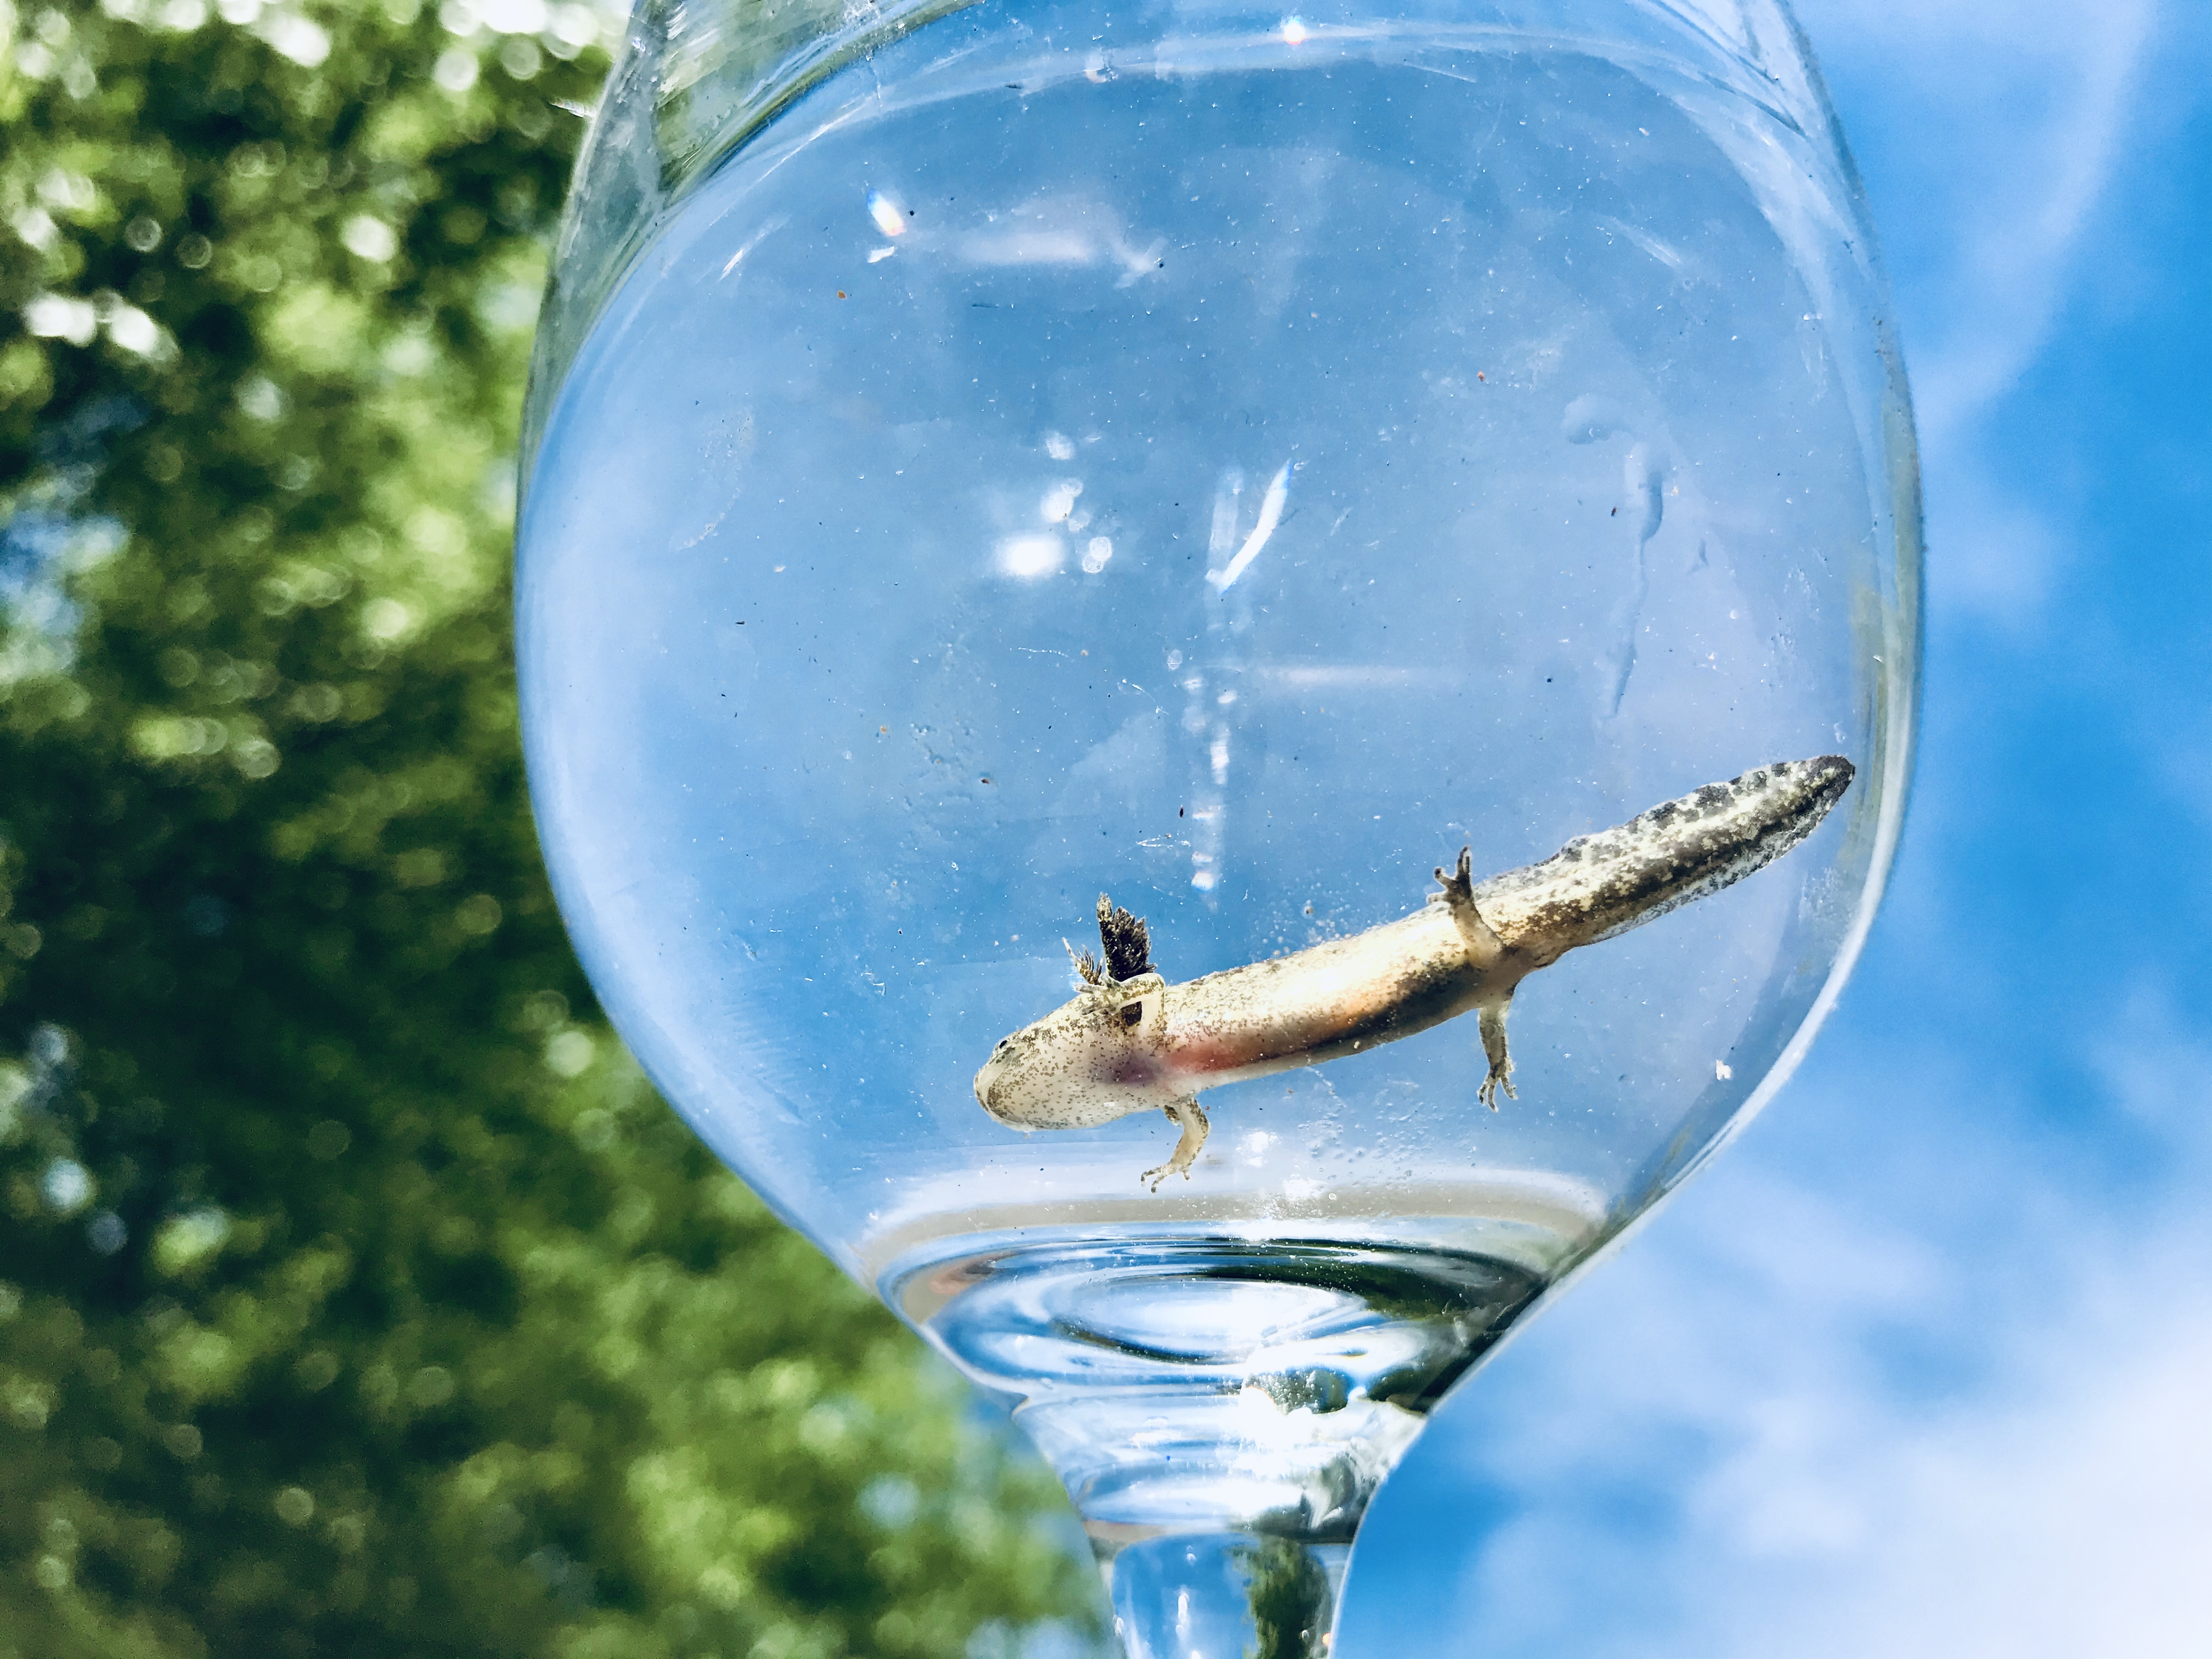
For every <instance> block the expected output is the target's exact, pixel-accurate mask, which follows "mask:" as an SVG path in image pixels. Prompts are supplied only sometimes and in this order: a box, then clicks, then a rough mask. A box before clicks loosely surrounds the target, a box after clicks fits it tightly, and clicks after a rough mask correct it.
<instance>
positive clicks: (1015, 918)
mask: <svg viewBox="0 0 2212 1659" xmlns="http://www.w3.org/2000/svg"><path fill="white" fill-rule="evenodd" d="M1884 292H1885V291H1884V288H1883V283H1882V278H1881V272H1880V270H1879V266H1878V263H1877V261H1876V258H1875V253H1874V244H1873V240H1872V236H1871V233H1870V231H1869V226H1868V224H1867V221H1866V214H1865V206H1864V203H1863V198H1862V196H1861V193H1860V191H1859V188H1858V185H1857V180H1856V177H1855V175H1854V173H1852V170H1851V167H1850V161H1849V160H1848V157H1847V155H1846V154H1845V153H1844V149H1843V146H1842V143H1841V140H1840V137H1838V133H1837V131H1836V128H1835V125H1834V121H1833V118H1832V114H1831V112H1830V111H1829V109H1828V106H1827V103H1826V97H1825V94H1823V92H1822V89H1821V88H1820V82H1819V79H1818V76H1817V73H1816V71H1815V70H1814V67H1813V64H1812V63H1811V60H1810V58H1809V55H1808V52H1807V49H1806V47H1805V46H1804V43H1803V41H1802V37H1801V36H1800V35H1799V33H1797V31H1796V27H1795V25H1794V24H1793V22H1792V21H1791V20H1790V18H1789V16H1788V15H1787V14H1786V12H1785V11H1784V9H1783V8H1782V7H1781V5H1780V4H1779V3H1776V0H1734V3H1729V0H1712V3H1710V4H1703V5H1701V4H1695V3H1692V0H1675V3H1657V0H1653V3H1643V0H1522V3H1495V4H1492V3H1462V0H1453V3H1418V0H1417V3H1415V4H1414V5H1413V6H1412V7H1411V8H1407V7H1402V6H1401V7H1394V8H1390V9H1383V8H1377V7H1373V6H1370V5H1367V4H1364V3H1360V0H1342V3H1335V4H1329V5H1322V6H1310V7H1302V8H1300V9H1298V10H1297V11H1296V12H1295V13H1294V14H1293V13H1287V12H1285V11H1284V10H1282V9H1263V8H1255V7H1252V6H1249V5H1240V4H1235V3H1139V4H1134V5H1116V6H1107V5H1103V4H1099V3H1096V0H1091V3H1066V4H1053V3H1002V0H986V3H980V4H974V5H967V6H960V5H952V4H945V3H924V4H908V5H904V6H898V5H886V6H877V7H870V8H866V9H850V8H845V9H840V8H836V7H827V6H815V7H811V8H810V7H807V6H805V5H794V6H791V7H787V8H783V9H768V8H756V7H752V6H748V5H743V4H738V3H732V0H646V3H644V4H642V5H641V8H640V9H639V10H638V12H637V13H636V15H635V17H634V18H633V20H632V23H631V27H630V36H629V43H628V45H627V46H626V48H625V51H624V53H623V58H622V59H621V61H620V62H619V63H618V64H617V68H616V72H615V75H614V77H613V79H612V80H611V83H610V87H609V89H608V92H607V94H606V96H605V102H604V103H603V105H602V106H601V108H600V110H599V113H598V116H597V118H596V119H595V121H594V124H593V128H592V136H591V138H590V141H589V143H588V145H587V148H586V154H585V155H584V157H583V159H582V161H581V162H580V168H579V172H578V176H577V187H576V190H575V192H574V199H573V201H572V203H571V205H570V208H569V212H568V220H567V222H566V223H565V225H564V228H563V231H562V241H561V244H560V248H559V254H558V258H557V261H556V269H555V272H554V279H553V283H552V286H551V289H550V295H549V301H548V307H547V310H546V313H545V316H544V321H543V323H542V325H541V332H540V337H539V346H538V361H537V364H536V371H535V375H534V379H533V386H532V397H531V404H530V408H529V410H528V416H527V422H526V434H527V440H526V453H525V455H524V458H523V465H524V470H525V477H526V488H525V491H524V497H523V505H522V509H521V515H520V533H519V550H518V566H517V593H516V604H517V615H518V626H519V650H520V678H521V687H522V700H523V710H524V724H525V734H526V744H527V750H528V757H529V763H530V771H531V779H532V793H533V799H534V801H535V804H536V807H537V811H538V822H539V826H540V830H541V834H542V836H543V839H544V846H545V851H546V855H547V858H548V860H549V863H550V868H551V871H552V874H553V879H554V883H555V886H556V891H557V893H558V896H559V898H560V902H561V905H562V912H563V914H564V915H565V916H566V918H567V920H568V925H569V927H570V929H571V931H572V933H573V935H574V939H575V942H576V945H577V948H578V950H579V951H580V954H581V957H582V958H583V961H584V963H585V965H586V969H588V971H589V972H590V974H591V975H592V981H593V983H594V985H595V987H597V989H598V991H599V994H600V996H601V998H602V1000H603V1001H604V1003H605V1006H606V1008H607V1010H608V1012H610V1014H611V1017H612V1018H613V1019H614V1021H615V1022H616V1024H617V1027H618V1028H619V1030H621V1031H622V1033H623V1036H624V1037H625V1038H626V1040H627V1041H628V1042H629V1044H630V1046H631V1048H632V1049H633V1050H634V1052H635V1054H636V1055H637V1057H638V1059H639V1060H640V1061H641V1063H642V1064H643V1065H644V1066H645V1067H646V1069H647V1072H648V1073H650V1075H651V1076H652V1077H653V1079H654V1081H655V1082H656V1083H657V1085H659V1088H660V1089H661V1090H662V1091H663V1092H664V1093H665V1096H666V1097H667V1098H668V1100H669V1101H670V1102H671V1104H673V1105H674V1106H675V1108H676V1109H678V1111H679V1112H681V1113H682V1114H683V1115H684V1116H685V1118H686V1119H687V1120H688V1121H690V1124H691V1125H692V1126H693V1127H694V1128H695V1129H696V1131H697V1133H699V1134H700V1135H701V1136H702V1138H703V1139H705V1140H706V1141H707V1143H708V1145H709V1146H712V1147H713V1148H714V1151H715V1152H717V1153H719V1154H720V1156H721V1157H722V1158H724V1159H725V1160H726V1161H727V1162H728V1163H729V1164H730V1165H731V1166H732V1168H733V1169H735V1170H738V1172H739V1173H740V1174H741V1175H743V1176H744V1177H745V1179H746V1180H747V1181H748V1182H750V1183H751V1184H752V1185H753V1186H754V1187H755V1188H756V1189H757V1191H758V1192H759V1193H760V1194H762V1196H763V1198H764V1199H765V1200H767V1201H768V1202H769V1204H770V1205H772V1206H774V1207H775V1209H776V1210H777V1211H778V1212H779V1213H781V1215H782V1216H783V1217H784V1218H787V1220H788V1221H790V1222H791V1224H792V1225H794V1226H796V1227H798V1228H799V1229H800V1230H801V1231H804V1232H805V1233H806V1235H807V1236H808V1237H811V1238H812V1239H813V1240H814V1241H815V1242H816V1243H818V1244H819V1245H820V1246H821V1247H822V1248H823V1249H824V1250H826V1251H827V1252H829V1255H831V1256H833V1257H834V1258H835V1259H836V1261H838V1262H839V1263H840V1264H841V1265H842V1267H845V1268H846V1270H847V1271H848V1272H849V1273H852V1274H853V1275H854V1277H855V1278H856V1279H859V1280H860V1282H861V1283H862V1284H864V1285H866V1286H868V1287H869V1288H870V1289H871V1290H872V1291H875V1292H877V1293H878V1294H879V1295H881V1296H882V1297H884V1299H885V1301H886V1302H887V1303H888V1304H890V1307H891V1308H892V1309H893V1310H895V1311H896V1313H898V1314H899V1315H900V1316H902V1318H904V1319H905V1320H906V1321H907V1322H908V1323H910V1324H911V1325H912V1326H913V1327H914V1328H915V1329H916V1330H918V1331H919V1332H921V1334H922V1335H923V1336H924V1337H925V1338H927V1340H929V1341H931V1342H932V1343H933V1345H935V1346H937V1347H938V1348H939V1350H940V1351H941V1352H944V1353H945V1354H946V1355H947V1356H948V1357H949V1358H951V1360H952V1361H953V1363H954V1364H957V1365H958V1366H959V1367H960V1368H961V1370H963V1372H965V1374H966V1375H967V1376H969V1378H971V1379H972V1380H973V1381H974V1382H975V1383H977V1384H978V1385H979V1386H981V1387H982V1388H984V1389H987V1390H990V1391H991V1392H992V1393H993V1394H994V1395H995V1396H997V1397H998V1398H1000V1400H1002V1401H1005V1402H1006V1403H1007V1404H1008V1405H1009V1406H1011V1407H1012V1409H1013V1413H1014V1418H1015V1420H1016V1421H1017V1422H1018V1423H1019V1424H1020V1425H1022V1426H1023V1427H1024V1429H1025V1430H1026V1431H1028V1432H1029V1434H1030V1437H1031V1438H1032V1439H1033V1440H1034V1441H1035V1442H1036V1444H1037V1446H1038V1447H1039V1449H1041V1450H1042V1452H1043V1454H1044V1455H1045V1456H1046V1457H1047V1458H1048V1460H1049V1461H1050V1462H1051V1463H1052V1464H1053V1466H1054V1468H1055V1469H1056V1470H1057V1471H1058V1472H1059V1474H1060V1476H1061V1478H1062V1480H1064V1481H1065V1482H1066V1486H1067V1488H1068V1491H1069V1493H1070V1496H1071V1498H1073V1501H1074V1503H1075V1505H1076V1507H1077V1509H1078V1510H1079V1512H1080V1514H1081V1516H1082V1517H1083V1520H1084V1523H1085V1528H1086V1529H1087V1531H1088V1533H1089V1535H1090V1537H1091V1541H1092V1543H1093V1545H1094V1547H1095V1548H1096V1549H1097V1553H1098V1555H1099V1558H1100V1559H1101V1561H1102V1563H1103V1565H1105V1567H1106V1570H1107V1573H1108V1577H1109V1584H1110V1586H1111V1591H1112V1595H1113V1599H1114V1604H1115V1616H1116V1620H1117V1623H1118V1625H1119V1627H1120V1629H1121V1634H1122V1638H1123V1639H1124V1641H1125V1643H1126V1644H1127V1646H1128V1648H1129V1650H1130V1651H1131V1652H1132V1653H1133V1654H1169V1653H1174V1654H1198V1653H1207V1654H1213V1653H1219V1652H1228V1651H1239V1650H1243V1649H1244V1648H1249V1647H1254V1646H1255V1645H1256V1647H1257V1648H1258V1650H1261V1651H1264V1652H1267V1653H1270V1654H1273V1653H1282V1654H1291V1653H1304V1652H1308V1651H1312V1652H1319V1651H1321V1650H1322V1649H1323V1647H1325V1645H1326V1641H1327V1637H1328V1629H1329V1625H1330V1620H1331V1617H1332V1613H1331V1608H1332V1606H1333V1602H1334V1594H1335V1586H1336V1584H1337V1582H1338V1580H1339V1577H1340V1574H1341V1571H1342V1569H1343V1563H1344V1558H1345V1554H1346V1550H1347V1549H1348V1547H1350V1545H1351V1542H1352V1539H1353V1537H1354V1535H1355V1534H1356V1531H1357V1528H1358V1522H1359V1520H1360V1517H1361V1515H1362V1514H1363V1513H1364V1509H1365V1507H1366V1504H1367V1503H1368V1501H1369V1499H1370V1497H1371V1496H1372V1494H1373V1492H1374V1491H1375V1490H1376V1486H1378V1485H1379V1484H1380V1482H1381V1481H1382V1480H1383V1477H1384V1476H1385V1475H1387V1474H1388V1473H1389V1470H1390V1468H1392V1467H1393V1466H1394V1465H1395V1463H1396V1462H1397V1461H1398V1460H1399V1459H1400V1458H1401V1456H1402V1455H1403V1454H1404V1453H1405V1451H1406V1450H1407V1448H1408V1447H1409V1446H1410V1445H1411V1444H1412V1443H1413V1440H1414V1438H1415V1437H1416V1436H1417V1434H1418V1432H1419V1429H1420V1426H1421V1425H1422V1423H1423V1421H1424V1420H1425V1417H1426V1415H1427V1413H1429V1411H1430V1410H1431V1407H1433V1406H1434V1404H1435V1403H1436V1401H1437V1400H1438V1399H1439V1398H1441V1397H1442V1395H1443V1393H1444V1392H1445V1391H1446V1390H1447V1389H1449V1388H1451V1387H1452V1386H1454V1385H1455V1383H1457V1382H1458V1381H1459V1380H1460V1379H1461V1378H1462V1377H1463V1376H1466V1375H1467V1374H1468V1372H1469V1371H1470V1370H1473V1369H1474V1367H1475V1366H1476V1365H1477V1364H1479V1362H1480V1360H1481V1358H1483V1357H1484V1355H1485V1354H1486V1353H1488V1352H1493V1351H1494V1350H1495V1347H1496V1345H1497V1344H1498V1341H1499V1340H1501V1339H1502V1338H1504V1336H1505V1335H1506V1334H1508V1333H1509V1332H1510V1331H1511V1330H1513V1329H1516V1328H1518V1327H1519V1326H1520V1325H1521V1324H1522V1322H1525V1321H1526V1319H1527V1318H1528V1316H1529V1314H1530V1313H1531V1312H1532V1311H1533V1310H1534V1309H1535V1308H1537V1307H1538V1306H1539V1305H1541V1304H1542V1303H1543V1301H1544V1300H1545V1299H1546V1298H1547V1297H1548V1296H1549V1295H1551V1294H1552V1293H1553V1291H1556V1290H1557V1289H1558V1287H1559V1285H1561V1284H1562V1283H1563V1282H1565V1280H1566V1279H1569V1278H1570V1277H1571V1275H1573V1274H1574V1273H1577V1272H1578V1271H1579V1270H1581V1269H1582V1268H1583V1267H1587V1266H1588V1265H1589V1263H1590V1262H1591V1261H1593V1260H1595V1258H1596V1257H1597V1256H1598V1255H1600V1254H1601V1252H1602V1251H1603V1250H1604V1249H1605V1248H1606V1247H1607V1245H1608V1244H1610V1243H1613V1241H1615V1240H1617V1239H1618V1238H1619V1237H1621V1235H1622V1234H1623V1233H1624V1231H1626V1229H1628V1228H1629V1227H1630V1226H1632V1225H1633V1224H1634V1223H1635V1222H1636V1221H1638V1219H1639V1218H1642V1217H1643V1216H1644V1215H1646V1214H1648V1213H1649V1212H1650V1210H1651V1209H1652V1207H1653V1206H1655V1205H1656V1203H1657V1202H1659V1201H1660V1200H1662V1199H1663V1198H1664V1197H1665V1196H1666V1195H1667V1194H1669V1193H1670V1192H1672V1191H1673V1190H1674V1188H1676V1187H1678V1186H1679V1185H1680V1183H1681V1182H1682V1181H1683V1180H1684V1179H1685V1178H1686V1176H1689V1175H1690V1174H1691V1173H1692V1171H1694V1170H1696V1169H1697V1168H1698V1167H1699V1165H1700V1164H1702V1163H1703V1162H1704V1161H1705V1160H1706V1159H1707V1158H1710V1157H1711V1155H1712V1154H1713V1152H1715V1151H1716V1150H1717V1148H1718V1147H1719V1146H1721V1145H1722V1144H1723V1142H1724V1141H1725V1140H1726V1139H1727V1138H1728V1137H1729V1134H1730V1133H1732V1131H1734V1130H1735V1128H1737V1127H1740V1126H1741V1124H1742V1123H1743V1122H1744V1121H1746V1120H1747V1117H1748V1115H1750V1114H1751V1113H1752V1112H1753V1111H1754V1110H1755V1109H1757V1108H1758V1107H1759V1105H1761V1104H1762V1103H1764V1102H1765V1100H1766V1099H1767V1098H1768V1097H1770V1096H1771V1094H1772V1093H1773V1091H1775V1089H1776V1088H1777V1087H1778V1085H1779V1084H1780V1082H1781V1080H1782V1079H1783V1078H1784V1076H1785V1075H1786V1073H1788V1071H1789V1070H1790V1066H1792V1064H1793V1063H1794V1062H1795V1060H1796V1058H1797V1057H1798V1056H1799V1055H1800V1054H1802V1052H1803V1050H1804V1048H1805V1046H1806V1044H1807V1043H1808V1042H1809V1041H1810V1038H1811V1036H1812V1033H1813V1030H1814V1027H1815V1026H1816V1025H1817V1024H1819V1022H1820V1018H1821V1017H1822V1015H1823V1013H1824V1012H1826V1009H1827V1007H1828V1006H1829V1005H1830V1004H1831V1003H1832V1000H1833V999H1834V996H1835V994H1836V991H1837V989H1838V986H1839V985H1840V983H1841V981H1842V977H1843V975H1844V973H1845V972H1846V971H1847V970H1848V968H1849V966H1850V961H1851V959H1852V957H1853V956H1854V955H1855V953H1856V951H1857V948H1858V945H1859V942H1860V940H1861V939H1863V936H1864V933H1865V931H1866V928H1867V927H1868V925H1869V921H1870V919H1871V916H1872V914H1873V910H1874V907H1875V903H1876V902H1877V899H1878V897H1879V894H1880V890H1881V881H1882V877H1883V873H1884V872H1885V870H1886V868H1887V863H1888V860H1889V857H1890V853H1891V849H1892V848H1893V843H1894V841H1895V837H1896V833H1897V829H1898V825H1899V818H1900V815H1901V813H1902V811H1903V804H1904V796H1905V781H1906V776H1907V772H1908V767H1909V761H1910V750H1911V732H1912V720H1913V703H1914V696H1915V690H1916V677H1917V603H1916V594H1917V568H1918V566H1917V561H1918V546H1917V533H1918V506H1917V481H1916V478H1917V475H1916V471H1915V459H1914V451H1913V441H1912V428H1911V411H1910V406H1909V403H1908V400H1907V396H1906V392H1905V383H1904V379H1903V374H1902V370H1901V368H1900V367H1899V359H1898V356H1897V353H1896V349H1895V347H1894V343H1893V338H1892V336H1891V332H1890V328H1889V323H1888V311H1887V302H1886V300H1885V297H1884ZM1462 848H1465V849H1469V850H1468V855H1467V857H1466V858H1465V859H1462ZM1431 872H1434V873H1433V874H1432V873H1431ZM1645 924H1648V925H1645Z"/></svg>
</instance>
